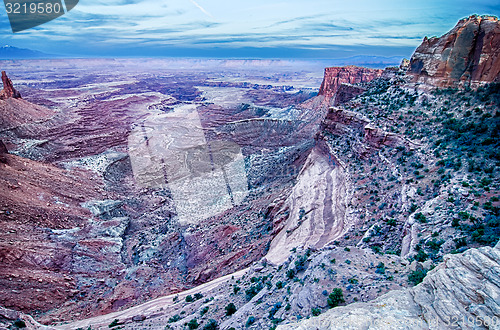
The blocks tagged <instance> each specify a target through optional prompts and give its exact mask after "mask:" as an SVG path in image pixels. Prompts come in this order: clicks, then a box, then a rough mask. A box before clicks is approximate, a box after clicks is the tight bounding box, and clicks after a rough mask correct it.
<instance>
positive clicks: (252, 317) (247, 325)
mask: <svg viewBox="0 0 500 330" xmlns="http://www.w3.org/2000/svg"><path fill="white" fill-rule="evenodd" d="M254 323H255V316H253V315H250V316H249V317H248V319H247V323H245V327H247V328H248V327H249V326H251V325H252V324H254Z"/></svg>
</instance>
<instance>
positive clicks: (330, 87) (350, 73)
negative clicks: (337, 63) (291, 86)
mask: <svg viewBox="0 0 500 330" xmlns="http://www.w3.org/2000/svg"><path fill="white" fill-rule="evenodd" d="M383 71H384V70H380V69H369V68H362V67H357V66H344V67H332V68H326V69H325V76H324V78H323V82H322V83H321V87H320V89H319V93H318V95H324V96H326V97H333V96H335V94H336V93H337V91H338V90H339V88H340V86H341V85H342V84H356V83H365V82H370V81H372V80H373V79H375V78H379V77H380V76H381V75H382V72H383Z"/></svg>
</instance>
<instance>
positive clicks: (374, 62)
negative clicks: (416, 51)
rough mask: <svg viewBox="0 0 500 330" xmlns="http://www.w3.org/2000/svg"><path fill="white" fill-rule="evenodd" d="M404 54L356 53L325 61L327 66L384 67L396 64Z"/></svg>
mask: <svg viewBox="0 0 500 330" xmlns="http://www.w3.org/2000/svg"><path fill="white" fill-rule="evenodd" d="M403 58H404V56H390V57H385V56H375V55H373V56H371V55H357V56H352V57H347V58H337V59H331V60H328V61H325V62H327V63H328V66H345V65H357V66H364V67H369V68H379V69H380V68H385V67H388V66H398V65H399V64H400V63H401V60H402V59H403Z"/></svg>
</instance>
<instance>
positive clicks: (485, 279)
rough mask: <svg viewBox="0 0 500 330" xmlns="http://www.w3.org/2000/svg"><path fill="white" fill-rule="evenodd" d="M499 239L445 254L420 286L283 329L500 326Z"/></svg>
mask: <svg viewBox="0 0 500 330" xmlns="http://www.w3.org/2000/svg"><path fill="white" fill-rule="evenodd" d="M499 292H500V243H499V244H497V246H496V247H495V248H491V247H482V248H479V249H470V250H467V251H466V252H464V253H462V254H457V255H446V256H445V257H444V261H443V262H442V263H441V264H440V265H439V266H437V267H436V268H435V269H433V270H432V271H430V272H429V273H428V275H427V276H426V277H425V278H424V280H423V282H422V283H421V284H419V285H417V286H416V287H413V288H411V289H405V290H397V291H391V292H389V293H387V294H385V295H383V296H381V297H380V298H378V299H375V300H373V301H371V302H368V303H355V304H351V305H348V306H343V307H337V308H334V309H331V310H329V311H328V312H326V313H324V314H322V315H320V316H318V317H313V318H311V319H308V320H304V321H302V322H299V323H295V324H288V325H283V326H279V327H278V329H281V330H285V329H317V330H319V329H354V328H356V329H403V328H405V329H429V328H430V329H446V328H448V327H452V326H453V325H454V326H455V327H457V328H460V329H479V328H480V329H483V328H489V329H498V328H499V324H498V319H499V317H500V296H499Z"/></svg>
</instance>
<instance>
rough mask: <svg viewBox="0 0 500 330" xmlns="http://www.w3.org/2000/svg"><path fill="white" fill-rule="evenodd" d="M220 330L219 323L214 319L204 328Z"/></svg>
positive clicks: (204, 329) (205, 329)
mask: <svg viewBox="0 0 500 330" xmlns="http://www.w3.org/2000/svg"><path fill="white" fill-rule="evenodd" d="M217 329H219V325H218V324H217V321H216V320H214V319H210V320H208V322H207V324H205V326H204V327H203V330H217Z"/></svg>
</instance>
